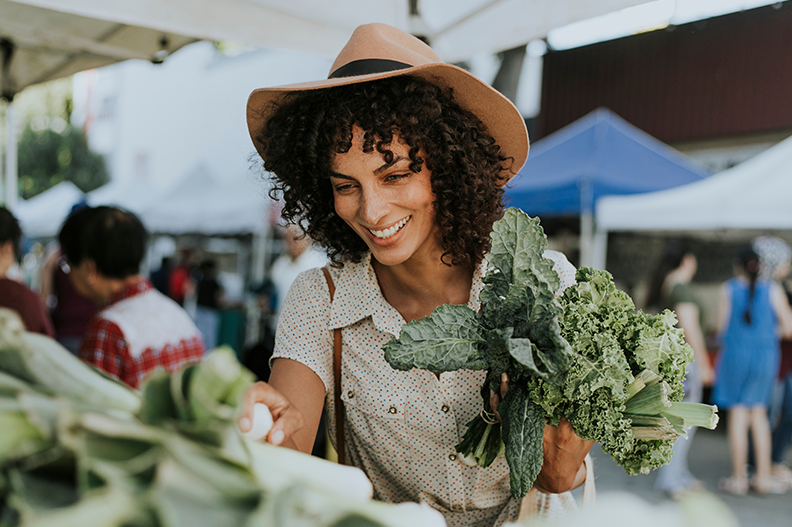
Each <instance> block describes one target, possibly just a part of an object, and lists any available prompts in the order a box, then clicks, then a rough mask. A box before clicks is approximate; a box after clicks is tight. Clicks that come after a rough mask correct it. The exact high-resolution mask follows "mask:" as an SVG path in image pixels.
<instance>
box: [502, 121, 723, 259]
mask: <svg viewBox="0 0 792 527" xmlns="http://www.w3.org/2000/svg"><path fill="white" fill-rule="evenodd" d="M708 175H709V172H708V171H707V170H706V169H705V168H704V167H702V166H700V165H698V164H696V163H694V162H693V161H692V160H690V159H688V158H686V157H685V156H683V155H682V154H681V153H679V152H677V151H676V150H674V149H673V148H671V147H669V146H668V145H666V144H664V143H662V142H660V141H658V140H657V139H655V138H653V137H651V136H650V135H648V134H646V133H645V132H643V131H641V130H639V129H638V128H636V127H634V126H632V125H631V124H630V123H628V122H626V121H624V120H623V119H621V118H620V117H619V116H617V115H616V114H614V113H613V112H611V111H610V110H608V109H606V108H599V109H597V110H595V111H593V112H591V113H589V114H588V115H586V116H584V117H582V118H580V119H578V120H577V121H575V122H574V123H572V124H570V125H568V126H566V127H564V128H562V129H561V130H559V131H557V132H555V133H553V134H551V135H549V136H547V137H545V138H543V139H541V140H539V141H537V142H536V143H534V144H533V145H532V146H531V152H530V154H529V156H528V161H527V162H526V163H525V166H524V167H523V168H522V170H520V173H519V174H518V175H517V176H516V177H515V179H514V180H513V181H512V182H511V183H509V185H508V186H507V187H506V199H507V202H508V204H509V205H510V206H513V207H518V208H520V209H522V210H524V211H525V212H527V213H528V214H530V215H536V216H541V217H551V216H565V215H571V216H580V218H581V263H582V264H583V265H591V263H592V258H593V253H592V239H593V223H592V218H593V211H594V203H595V202H596V200H597V199H598V198H600V197H602V196H607V195H615V194H638V193H644V192H651V191H655V190H661V189H667V188H672V187H677V186H679V185H684V184H686V183H691V182H693V181H699V180H702V179H704V178H706V177H707V176H708Z"/></svg>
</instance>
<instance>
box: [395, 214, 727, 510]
mask: <svg viewBox="0 0 792 527" xmlns="http://www.w3.org/2000/svg"><path fill="white" fill-rule="evenodd" d="M491 238H492V247H491V249H490V252H489V253H488V254H487V256H486V263H487V273H486V275H485V277H484V284H485V285H484V288H483V290H482V292H481V294H480V297H479V299H480V301H481V309H480V312H479V314H475V313H473V312H472V310H470V309H468V308H467V307H466V306H440V307H438V308H437V309H436V310H435V311H434V312H433V313H432V314H431V315H430V316H429V317H426V318H424V319H421V320H417V321H414V322H410V323H408V324H405V325H404V326H403V328H402V335H401V337H400V338H399V339H392V340H391V341H390V342H388V344H386V346H385V348H384V349H385V358H386V359H387V360H388V362H389V363H390V364H391V365H392V366H393V367H394V368H396V369H401V370H407V369H410V368H413V367H416V368H423V369H428V370H431V371H433V372H435V373H439V372H442V371H450V370H454V369H462V368H465V369H487V370H488V374H487V380H486V382H485V384H484V386H482V399H483V407H484V412H488V411H489V410H490V408H489V392H490V389H492V390H494V391H496V392H497V391H498V390H499V385H500V376H501V373H503V372H506V373H508V374H509V377H510V385H509V391H508V393H507V395H506V397H505V398H504V400H503V401H502V402H501V404H500V406H499V407H498V412H499V414H500V416H501V419H502V427H501V425H499V424H498V423H493V422H486V421H485V420H484V418H483V417H482V416H481V415H480V416H477V417H476V418H475V419H474V420H473V421H471V422H470V423H468V424H467V426H468V430H467V432H466V433H465V435H464V437H463V439H462V441H461V442H460V444H459V445H457V451H458V452H460V453H461V454H463V456H464V457H465V458H469V457H472V458H474V459H475V461H476V462H477V463H478V464H479V465H481V466H482V467H486V466H489V465H490V464H491V463H492V461H493V460H494V459H495V457H496V456H497V455H499V452H500V451H501V450H503V447H502V446H501V445H500V444H499V442H498V438H499V437H501V438H502V441H503V443H504V444H505V455H506V460H507V462H508V464H509V468H510V484H511V491H512V494H513V495H514V496H515V497H518V498H519V497H522V496H524V495H525V493H526V492H527V491H528V490H529V489H530V487H531V485H532V484H533V482H534V480H535V478H536V476H537V474H538V472H539V470H540V469H541V466H542V434H543V430H544V425H545V420H547V423H549V424H551V425H557V424H558V422H559V420H560V419H561V417H562V416H565V417H566V418H567V419H568V420H569V421H570V423H571V424H572V425H573V427H574V429H575V432H576V433H577V434H578V435H579V436H580V437H582V438H583V439H589V440H596V441H598V442H599V443H601V444H602V447H603V450H605V451H606V452H608V453H610V454H611V456H612V457H613V459H614V461H616V463H618V464H619V465H621V466H622V467H623V468H624V469H625V471H626V472H627V473H629V474H637V473H647V472H648V471H649V470H650V469H652V468H656V467H658V466H660V465H662V464H664V463H667V462H668V461H669V460H670V456H671V454H672V444H673V441H674V440H675V439H676V438H677V437H679V436H680V435H684V433H685V432H684V428H685V427H688V426H691V425H704V426H710V427H714V426H715V424H716V423H717V416H716V415H715V408H714V407H708V406H706V405H696V406H695V407H684V406H682V407H678V406H675V405H677V404H680V403H678V402H677V401H679V400H680V399H681V398H682V395H683V391H682V386H683V381H684V376H685V367H686V366H687V364H688V363H689V362H690V361H691V360H692V350H691V348H690V346H688V345H687V344H686V343H685V341H684V335H683V334H682V331H681V330H680V329H677V328H675V327H674V326H675V324H676V317H675V316H674V314H673V313H672V312H670V311H665V312H664V313H661V314H660V315H649V314H646V313H643V312H641V311H637V310H636V309H635V306H634V304H633V302H632V299H631V298H630V297H629V296H628V295H627V294H626V293H624V292H623V291H620V290H618V289H617V288H616V286H615V285H614V283H613V278H612V277H611V275H610V274H609V273H607V272H605V271H598V270H595V269H590V268H581V269H579V270H578V271H577V274H576V280H577V284H576V285H574V286H572V287H569V288H567V289H566V290H565V291H564V292H563V295H562V296H561V298H560V300H558V299H557V298H556V293H559V288H560V282H559V279H558V276H557V274H556V273H555V271H554V270H553V262H552V261H551V260H548V259H545V258H544V257H543V253H544V251H545V249H546V239H545V236H544V232H543V231H542V228H541V227H540V225H539V220H538V219H536V218H529V217H528V216H527V215H526V214H525V213H523V212H521V211H519V210H517V209H508V210H507V211H506V213H505V215H504V217H503V219H501V220H499V221H496V222H495V224H494V226H493V232H492V235H491ZM451 312H453V313H454V317H453V318H452V317H450V316H449V315H448V313H451ZM462 325H466V327H460V326H462ZM500 428H502V430H499V429H500Z"/></svg>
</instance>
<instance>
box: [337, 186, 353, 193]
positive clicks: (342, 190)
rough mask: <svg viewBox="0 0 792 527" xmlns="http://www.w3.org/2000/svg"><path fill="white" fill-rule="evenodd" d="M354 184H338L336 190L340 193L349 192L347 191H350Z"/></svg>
mask: <svg viewBox="0 0 792 527" xmlns="http://www.w3.org/2000/svg"><path fill="white" fill-rule="evenodd" d="M352 186H353V185H348V184H347V185H336V186H335V191H336V192H338V193H343V192H347V191H349V190H350V189H351V188H352Z"/></svg>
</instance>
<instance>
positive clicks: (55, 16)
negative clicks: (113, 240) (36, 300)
mask: <svg viewBox="0 0 792 527" xmlns="http://www.w3.org/2000/svg"><path fill="white" fill-rule="evenodd" d="M645 2H646V0H600V1H598V2H590V1H587V0H556V1H554V2H543V1H541V0H453V1H451V0H378V1H377V2H371V1H368V0H334V1H333V2H324V1H321V0H224V1H222V2H219V1H216V0H135V1H132V2H130V1H129V0H0V97H6V98H8V99H9V100H10V99H11V98H13V96H14V95H15V94H16V93H17V92H19V91H20V90H22V89H23V88H25V87H26V86H29V85H31V84H36V83H39V82H44V81H47V80H53V79H57V78H60V77H65V76H68V75H71V74H73V73H76V72H78V71H83V70H86V69H90V68H96V67H100V66H105V65H108V64H113V63H116V62H120V61H123V60H127V59H133V58H137V59H145V60H154V61H158V60H162V59H163V58H164V57H165V56H167V55H168V54H169V53H172V52H173V51H175V50H177V49H179V48H180V47H182V46H184V45H185V44H188V43H190V42H194V41H196V40H204V39H205V40H231V41H241V42H243V43H245V44H248V45H251V46H260V47H271V48H285V49H292V50H297V51H305V52H310V53H318V54H323V55H335V54H337V52H338V51H339V50H340V49H341V47H342V46H343V45H344V43H345V42H346V40H347V39H348V38H349V35H350V33H351V32H352V29H354V28H355V27H356V26H358V25H360V24H363V23H368V22H386V23H389V24H391V25H394V26H396V27H399V28H401V29H403V30H405V31H408V32H411V33H413V34H416V35H421V36H424V37H425V38H427V39H428V40H429V42H430V43H431V44H432V46H433V47H434V48H435V50H436V51H437V52H438V53H439V54H440V56H441V57H442V58H443V59H444V60H446V61H448V62H454V61H459V60H466V59H469V58H470V57H471V56H473V55H475V54H476V53H479V52H485V51H488V52H493V51H500V50H504V49H509V48H513V47H515V46H518V45H521V44H525V43H527V42H529V41H530V40H532V39H534V38H539V37H543V36H545V35H546V34H547V32H548V31H549V30H551V29H554V28H556V27H560V26H564V25H566V24H570V23H573V22H577V21H580V20H585V19H587V18H591V17H595V16H597V15H602V14H605V13H609V12H612V11H616V10H618V9H622V8H625V7H631V6H634V5H638V4H642V3H645ZM12 109H13V107H12V105H11V104H9V105H8V106H7V108H6V115H5V121H6V123H5V125H6V126H5V127H6V129H13V128H14V126H15V125H14V121H13V111H12ZM6 137H7V141H6V145H5V152H6V155H5V164H4V167H5V170H4V173H5V177H4V178H0V179H4V180H5V184H4V185H3V187H4V190H5V192H4V195H5V199H4V202H5V203H6V204H7V205H8V206H9V207H11V208H13V207H14V204H15V203H16V195H17V162H16V136H15V134H6ZM2 172H3V171H2V170H0V175H2Z"/></svg>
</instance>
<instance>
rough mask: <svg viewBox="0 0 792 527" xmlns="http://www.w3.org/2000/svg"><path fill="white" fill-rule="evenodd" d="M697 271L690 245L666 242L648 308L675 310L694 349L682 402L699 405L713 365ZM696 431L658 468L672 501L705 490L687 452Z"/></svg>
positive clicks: (658, 486)
mask: <svg viewBox="0 0 792 527" xmlns="http://www.w3.org/2000/svg"><path fill="white" fill-rule="evenodd" d="M697 270H698V261H697V260H696V256H695V255H694V254H693V253H692V252H691V251H690V249H689V248H688V246H687V244H685V243H683V242H681V241H671V242H669V243H667V244H666V246H665V248H664V249H663V252H662V254H661V255H660V261H659V262H658V264H657V269H655V273H654V276H653V277H652V282H651V285H650V288H649V296H648V298H647V301H646V304H647V307H650V308H654V309H656V310H658V311H659V310H662V309H671V310H672V311H674V312H675V313H676V316H677V320H678V321H679V327H680V328H682V330H683V331H684V332H685V341H686V342H687V343H688V344H689V345H690V347H691V348H693V362H691V363H690V364H688V367H687V374H686V376H685V397H684V399H683V400H684V401H687V402H692V403H700V402H701V399H702V388H703V386H708V385H710V384H711V383H712V366H711V365H710V361H709V355H708V354H707V345H706V341H705V339H704V330H703V328H702V322H703V318H704V313H703V307H702V304H701V302H700V301H699V300H698V298H696V295H695V294H694V293H693V291H692V290H691V288H690V282H691V281H692V280H693V277H694V276H695V275H696V271H697ZM695 431H696V428H695V427H693V428H691V429H690V430H688V437H687V438H686V439H685V438H680V439H679V440H677V442H676V443H674V456H673V457H672V458H671V462H670V463H668V464H667V465H663V466H662V467H660V468H659V469H658V474H657V479H656V480H655V488H656V489H657V490H659V491H662V492H666V493H667V494H669V495H670V496H671V497H672V498H673V499H678V498H681V497H682V496H684V494H686V493H687V492H688V491H692V490H700V489H702V488H703V483H702V482H701V481H699V480H698V479H696V478H695V477H694V476H693V474H691V473H690V470H689V469H688V461H687V453H688V450H689V448H690V443H691V441H692V439H693V434H694V433H695Z"/></svg>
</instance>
